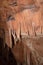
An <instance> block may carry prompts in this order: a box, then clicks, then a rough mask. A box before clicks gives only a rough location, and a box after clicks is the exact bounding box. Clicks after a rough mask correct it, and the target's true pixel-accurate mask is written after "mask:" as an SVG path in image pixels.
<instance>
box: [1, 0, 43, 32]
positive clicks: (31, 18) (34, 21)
mask: <svg viewBox="0 0 43 65" xmlns="http://www.w3.org/2000/svg"><path fill="white" fill-rule="evenodd" d="M0 21H6V22H8V24H10V25H9V27H11V28H13V29H14V30H16V31H17V33H18V31H19V30H20V25H21V30H22V32H26V33H27V31H28V30H29V31H30V32H31V33H32V31H33V27H35V28H36V30H38V32H39V31H40V26H43V25H42V23H43V1H42V0H41V1H40V0H36V1H35V0H1V1H0Z"/></svg>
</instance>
